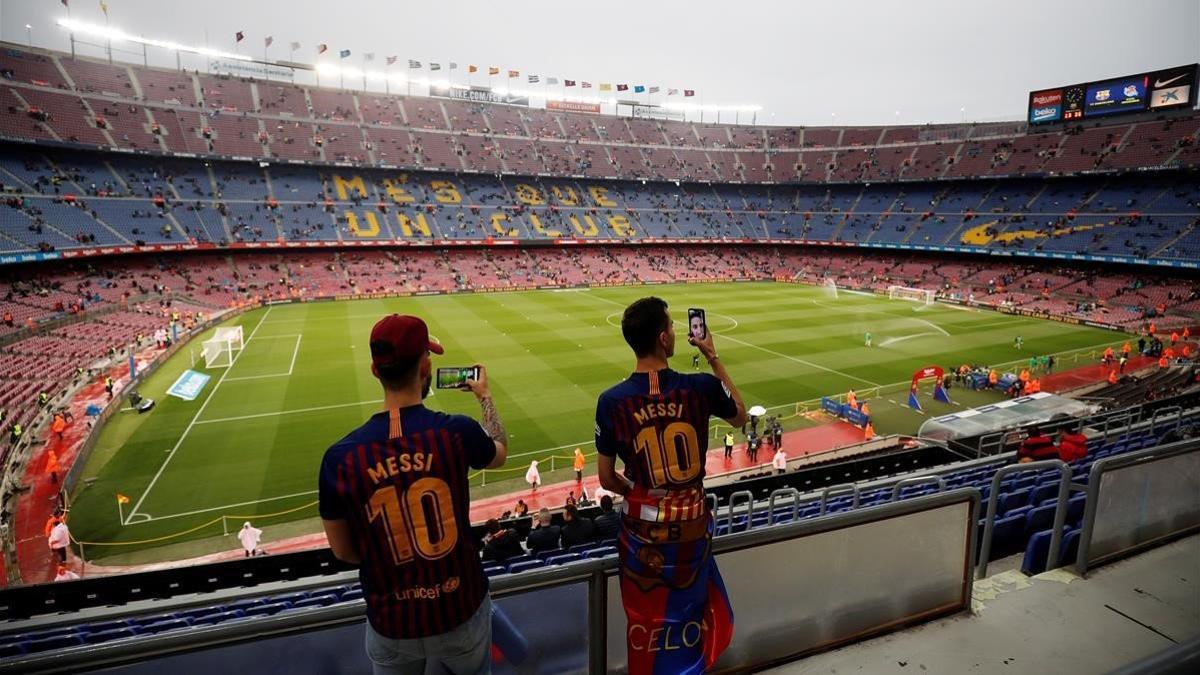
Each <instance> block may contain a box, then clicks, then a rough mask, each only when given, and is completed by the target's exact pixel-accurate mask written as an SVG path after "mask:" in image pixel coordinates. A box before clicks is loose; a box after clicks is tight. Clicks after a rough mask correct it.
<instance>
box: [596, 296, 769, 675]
mask: <svg viewBox="0 0 1200 675" xmlns="http://www.w3.org/2000/svg"><path fill="white" fill-rule="evenodd" d="M621 332H622V334H624V336H625V341H626V342H627V343H629V346H630V347H631V348H632V349H633V352H634V355H635V356H636V357H637V366H636V367H635V369H634V372H633V374H631V375H630V376H629V378H628V379H626V380H625V381H623V382H621V383H620V384H617V385H615V386H613V387H611V388H610V389H608V390H607V391H605V392H604V393H603V394H601V395H600V400H599V401H598V402H597V404H596V449H597V450H598V451H599V457H598V461H597V464H598V470H599V474H600V483H601V485H603V487H604V488H605V489H607V490H612V491H613V492H617V493H619V494H621V495H623V496H624V497H625V501H624V502H623V503H622V505H621V510H622V517H621V533H620V536H619V538H618V549H619V552H620V558H621V597H622V601H623V602H624V605H625V616H626V618H627V620H628V631H627V633H626V645H627V648H628V657H629V672H630V673H634V674H639V673H671V674H675V673H701V672H703V671H704V670H705V669H706V668H707V667H709V666H711V665H712V664H713V663H714V662H715V661H716V660H717V657H719V656H720V655H721V652H722V651H723V650H724V649H725V647H727V646H728V645H729V641H730V639H732V637H733V611H732V609H731V608H730V606H729V599H728V597H727V596H726V595H725V585H724V583H723V582H722V581H721V575H720V573H719V572H718V570H717V566H716V563H715V561H714V560H713V556H712V532H713V522H712V514H710V513H709V512H708V503H707V501H705V498H704V462H705V459H706V458H707V454H708V453H707V447H708V446H707V444H706V437H707V433H706V432H707V430H708V418H709V416H710V415H715V416H717V417H720V418H722V419H724V420H725V421H726V422H727V423H728V424H729V425H730V426H732V427H734V428H737V427H740V426H741V425H743V424H744V423H745V422H746V408H745V405H743V403H742V399H741V396H740V395H739V394H738V391H737V388H736V387H734V385H733V382H732V381H731V380H730V379H729V374H728V373H726V372H725V367H724V365H722V363H721V360H720V358H719V357H718V356H717V352H716V350H715V349H714V348H713V338H712V333H709V334H708V336H707V337H706V338H705V339H703V340H698V339H696V338H695V337H689V338H688V342H690V343H691V344H693V345H695V346H696V347H697V348H698V349H699V350H700V353H701V355H703V357H704V358H705V360H707V361H708V364H709V365H710V366H711V367H712V370H713V375H709V374H707V373H698V374H686V375H685V374H682V373H677V372H675V371H673V370H671V369H670V368H669V367H668V364H667V360H668V359H670V358H671V356H672V355H674V353H675V329H674V326H673V323H672V321H671V315H670V312H668V310H667V303H666V302H664V301H663V300H661V299H659V298H653V297H651V298H643V299H641V300H638V301H637V302H635V303H633V304H632V305H630V306H629V307H628V308H626V309H625V314H624V316H623V317H622V319H621ZM617 457H620V458H621V461H622V463H623V464H624V472H623V475H621V474H618V473H617V469H616V459H617Z"/></svg>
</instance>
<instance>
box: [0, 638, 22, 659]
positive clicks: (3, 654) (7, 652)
mask: <svg viewBox="0 0 1200 675" xmlns="http://www.w3.org/2000/svg"><path fill="white" fill-rule="evenodd" d="M25 653H26V652H25V644H24V643H21V642H9V643H6V644H0V658H12V657H14V656H24V655H25Z"/></svg>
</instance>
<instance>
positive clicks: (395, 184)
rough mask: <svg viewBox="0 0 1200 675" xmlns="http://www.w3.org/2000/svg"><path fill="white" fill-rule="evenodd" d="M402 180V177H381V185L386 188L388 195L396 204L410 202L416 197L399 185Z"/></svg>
mask: <svg viewBox="0 0 1200 675" xmlns="http://www.w3.org/2000/svg"><path fill="white" fill-rule="evenodd" d="M403 182H404V178H401V179H400V180H398V181H396V180H392V179H391V178H384V179H383V187H384V189H385V190H387V194H388V197H390V198H391V200H392V201H393V202H395V203H396V204H412V203H413V202H415V201H417V199H416V197H413V196H412V195H411V194H409V192H408V190H406V189H404V188H402V187H400V185H401V184H402V183H403Z"/></svg>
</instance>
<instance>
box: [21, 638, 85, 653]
mask: <svg viewBox="0 0 1200 675" xmlns="http://www.w3.org/2000/svg"><path fill="white" fill-rule="evenodd" d="M82 644H84V642H83V638H82V637H80V636H78V635H75V634H70V635H54V636H52V637H45V638H39V639H37V640H29V641H27V642H25V643H24V645H25V653H26V654H36V653H38V652H48V651H52V650H55V649H66V648H67V647H78V646H80V645H82Z"/></svg>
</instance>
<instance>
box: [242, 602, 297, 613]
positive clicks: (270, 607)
mask: <svg viewBox="0 0 1200 675" xmlns="http://www.w3.org/2000/svg"><path fill="white" fill-rule="evenodd" d="M291 606H292V605H291V603H287V602H272V603H268V604H263V605H255V606H253V607H250V608H248V609H246V610H245V612H244V614H245V615H246V616H269V615H271V614H275V613H277V612H280V611H282V610H285V609H290V608H291Z"/></svg>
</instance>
